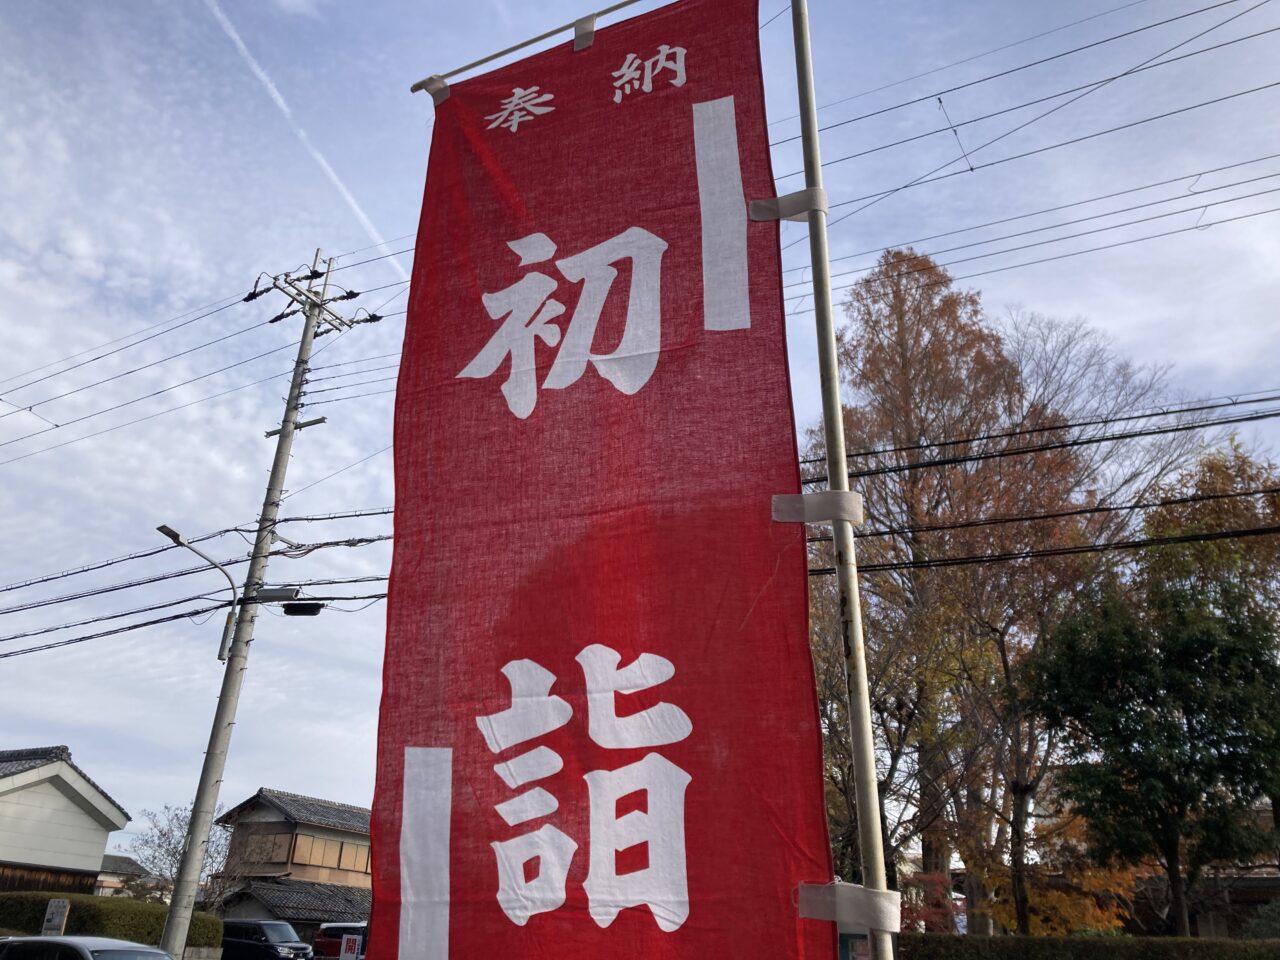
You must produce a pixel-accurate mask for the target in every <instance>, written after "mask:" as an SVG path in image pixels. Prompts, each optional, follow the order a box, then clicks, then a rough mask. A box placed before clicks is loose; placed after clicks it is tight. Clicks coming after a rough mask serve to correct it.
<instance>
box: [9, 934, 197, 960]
mask: <svg viewBox="0 0 1280 960" xmlns="http://www.w3.org/2000/svg"><path fill="white" fill-rule="evenodd" d="M0 960H173V958H172V957H170V956H169V954H167V953H165V952H164V951H163V950H161V949H159V948H158V947H148V946H146V945H145V944H141V943H131V942H130V941H128V940H112V939H110V938H109V937H12V938H10V939H8V940H0Z"/></svg>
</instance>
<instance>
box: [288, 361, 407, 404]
mask: <svg viewBox="0 0 1280 960" xmlns="http://www.w3.org/2000/svg"><path fill="white" fill-rule="evenodd" d="M381 369H383V370H390V369H395V367H382V368H381ZM360 372H361V373H372V372H373V371H372V370H361V371H360ZM346 376H350V374H346ZM398 379H399V377H378V378H377V379H376V380H356V381H355V382H354V383H343V384H339V385H338V386H336V387H322V388H321V389H319V390H304V391H303V396H308V397H309V396H311V395H313V394H317V393H332V392H333V391H335V390H349V389H350V388H351V387H364V386H368V385H369V384H371V383H394V382H395V381H396V380H398ZM342 399H344V400H345V399H347V398H346V397H343V398H342Z"/></svg>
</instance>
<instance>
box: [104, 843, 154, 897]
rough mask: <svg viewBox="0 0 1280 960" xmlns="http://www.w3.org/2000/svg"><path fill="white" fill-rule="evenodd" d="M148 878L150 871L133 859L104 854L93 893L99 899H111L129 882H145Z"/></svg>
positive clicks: (114, 854) (115, 854) (119, 855)
mask: <svg viewBox="0 0 1280 960" xmlns="http://www.w3.org/2000/svg"><path fill="white" fill-rule="evenodd" d="M150 876H151V871H150V870H148V869H147V868H146V867H144V866H143V865H142V864H140V863H139V862H138V861H137V860H135V859H133V857H126V856H123V855H121V854H118V853H108V854H104V855H103V857H102V866H101V868H99V870H98V882H97V883H96V884H95V885H94V888H93V892H94V893H96V894H97V895H98V896H100V897H113V896H115V895H116V893H117V892H118V891H120V890H122V889H123V888H124V885H125V884H126V883H128V882H129V881H131V880H145V879H147V878H149V877H150Z"/></svg>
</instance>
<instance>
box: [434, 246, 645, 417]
mask: <svg viewBox="0 0 1280 960" xmlns="http://www.w3.org/2000/svg"><path fill="white" fill-rule="evenodd" d="M507 246H509V247H510V248H511V249H512V251H514V252H515V253H516V255H517V256H519V257H520V266H522V267H523V266H528V265H530V264H535V263H544V262H546V261H547V260H550V259H551V258H552V257H554V256H555V253H556V245H555V243H554V242H553V241H552V240H551V238H550V237H548V236H547V235H546V234H544V233H534V234H530V235H529V236H527V237H522V238H521V239H519V240H512V241H510V242H509V243H508V244H507ZM666 249H667V244H666V241H664V240H662V239H661V238H660V237H657V236H654V235H653V234H652V233H650V232H649V231H648V230H643V229H641V228H640V227H629V228H628V229H626V230H624V231H622V233H620V234H618V235H617V236H616V237H611V238H610V239H608V240H606V241H604V242H603V243H598V244H596V245H595V246H594V247H590V248H588V249H587V250H584V251H582V252H581V253H579V254H575V255H574V256H571V257H565V258H563V259H561V260H557V261H556V264H555V265H556V269H557V270H558V271H559V272H560V275H561V276H562V277H564V278H565V279H566V280H569V281H571V282H573V283H582V293H581V294H580V295H579V297H578V304H577V306H576V307H575V308H574V311H573V316H572V317H571V318H570V320H569V325H568V327H567V328H566V330H565V331H564V342H563V344H561V342H560V341H561V331H560V328H559V327H558V326H556V325H555V324H553V323H552V322H551V321H552V320H554V319H555V318H556V317H559V316H560V315H561V314H562V313H564V310H565V308H564V304H562V303H560V301H558V300H554V299H552V298H551V294H552V293H553V292H554V291H555V290H556V288H557V287H558V286H559V282H558V281H557V280H555V279H554V278H552V277H550V276H548V275H547V274H545V273H542V272H541V271H538V270H534V271H531V272H529V273H526V274H525V275H524V276H523V277H521V278H520V279H519V280H517V281H516V282H515V283H513V284H512V285H511V286H509V287H507V288H505V289H503V290H499V291H497V292H496V293H486V294H484V295H483V296H482V297H481V301H482V302H483V303H484V308H485V310H486V311H488V314H489V316H490V317H491V318H493V319H494V320H500V321H501V325H500V326H499V327H498V330H497V332H496V333H494V335H493V337H492V338H491V339H490V340H489V342H488V343H486V344H485V345H484V347H483V348H482V349H481V350H480V352H479V353H478V354H476V355H475V357H474V358H473V359H472V360H471V362H470V363H468V364H467V365H466V366H465V367H463V368H462V370H461V371H460V372H459V373H458V376H459V377H473V378H477V379H483V378H485V377H489V376H492V375H493V374H494V373H496V372H497V370H498V367H499V366H501V365H502V362H503V361H504V360H506V359H507V358H508V357H510V358H511V369H510V372H509V373H508V374H507V379H506V381H505V382H504V383H503V384H502V388H501V389H502V395H503V396H504V397H506V400H507V407H508V409H510V411H511V412H512V413H514V414H515V415H516V416H517V417H519V418H520V419H522V420H523V419H525V418H526V417H528V416H529V415H530V414H531V413H533V408H534V406H535V404H536V403H537V402H538V380H537V369H536V367H535V356H534V341H535V340H542V341H543V342H544V343H546V344H547V345H548V346H550V347H554V346H556V345H557V344H559V345H560V349H559V352H558V353H557V354H556V359H555V363H554V364H552V366H551V370H550V371H549V372H548V373H547V377H546V380H544V381H543V384H542V386H543V389H546V390H560V389H564V388H565V387H569V386H572V385H573V384H574V383H576V382H577V381H578V379H579V378H580V377H581V376H582V374H583V373H584V372H586V369H587V364H588V363H591V364H592V365H594V366H595V368H596V370H597V371H599V373H600V375H601V376H602V377H604V378H605V379H606V380H608V381H609V382H610V383H612V384H613V385H614V386H615V387H617V388H618V390H620V391H622V392H623V393H625V394H627V395H630V394H633V393H635V392H637V391H638V390H639V389H640V388H641V387H643V386H644V385H645V384H646V383H648V382H649V378H650V377H651V376H653V371H654V369H655V368H656V367H657V365H658V353H659V351H660V349H661V347H662V254H663V253H664V252H665V251H666ZM623 260H630V261H631V289H630V292H629V293H628V297H627V316H626V325H625V327H624V328H623V333H622V339H621V341H620V342H619V343H618V346H617V348H616V349H615V350H614V351H613V352H612V353H608V354H598V353H593V352H592V344H593V343H594V341H595V335H596V328H597V327H598V326H599V324H600V312H601V310H603V309H604V303H605V299H606V298H607V297H608V296H609V291H610V289H612V287H613V281H614V280H615V279H617V276H618V269H617V267H616V266H615V264H617V263H619V262H620V261H623Z"/></svg>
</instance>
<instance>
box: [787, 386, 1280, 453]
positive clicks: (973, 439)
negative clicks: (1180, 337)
mask: <svg viewBox="0 0 1280 960" xmlns="http://www.w3.org/2000/svg"><path fill="white" fill-rule="evenodd" d="M1255 393H1256V394H1263V395H1262V396H1257V397H1256V399H1249V400H1245V399H1240V398H1237V397H1210V398H1207V399H1205V400H1193V401H1191V402H1190V403H1189V404H1183V405H1179V406H1166V407H1151V408H1148V410H1146V411H1143V412H1138V413H1126V414H1113V415H1109V416H1106V417H1095V418H1093V419H1089V420H1075V421H1072V422H1064V423H1057V424H1046V425H1044V426H1038V427H1019V428H1018V429H1015V430H1002V431H1000V432H999V433H985V434H978V435H974V436H968V437H961V438H958V439H951V440H932V441H924V442H921V443H910V444H903V445H901V446H895V447H873V448H871V449H867V450H847V451H845V456H846V457H882V456H884V455H885V454H890V453H910V452H912V451H915V450H930V449H933V448H934V447H955V446H968V445H969V444H972V443H985V442H987V441H990V440H1008V439H1011V438H1013V437H1025V436H1030V435H1034V434H1037V433H1054V432H1057V431H1059V430H1078V429H1080V428H1081V427H1102V426H1110V425H1111V424H1115V423H1124V422H1126V421H1131V420H1150V419H1152V418H1155V417H1174V416H1178V415H1180V414H1185V413H1203V412H1205V411H1206V410H1221V409H1222V408H1224V407H1240V406H1251V405H1252V404H1255V403H1272V402H1274V401H1277V400H1280V392H1276V391H1274V390H1258V391H1255ZM1242 396H1250V395H1249V394H1243V395H1242ZM826 459H827V458H826V457H809V458H807V459H804V460H801V461H800V465H801V466H807V465H808V464H811V463H824V462H826Z"/></svg>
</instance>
